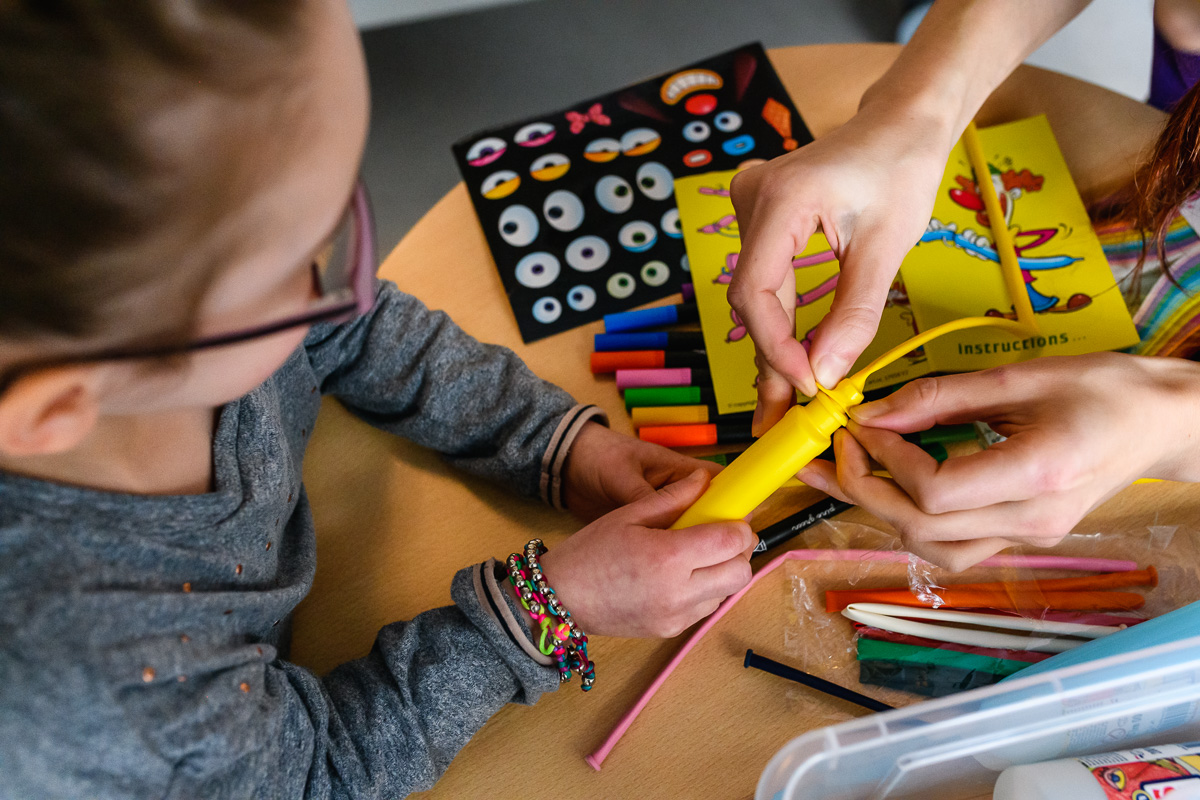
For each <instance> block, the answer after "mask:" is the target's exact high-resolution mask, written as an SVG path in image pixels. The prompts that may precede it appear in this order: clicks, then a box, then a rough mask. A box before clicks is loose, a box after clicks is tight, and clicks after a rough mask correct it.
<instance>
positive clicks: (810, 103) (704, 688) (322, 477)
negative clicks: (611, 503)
mask: <svg viewBox="0 0 1200 800" xmlns="http://www.w3.org/2000/svg"><path fill="white" fill-rule="evenodd" d="M897 52H898V48H897V47H895V46H892V45H822V46H814V47H797V48H789V49H783V50H776V51H773V52H772V53H771V59H772V61H773V62H774V64H775V67H776V69H777V70H778V72H779V74H780V76H781V77H782V79H783V82H784V85H785V86H786V87H787V88H788V91H789V92H790V93H791V95H792V97H793V98H794V100H795V102H796V106H797V107H798V108H799V109H800V112H801V114H802V115H803V116H804V119H805V121H806V122H807V123H808V126H809V128H810V129H811V130H812V132H813V134H814V135H816V136H818V137H819V136H822V135H824V134H826V133H828V132H829V131H831V130H833V129H834V128H836V127H837V126H838V125H839V124H841V123H842V122H844V121H845V120H846V119H848V118H849V117H850V116H851V115H852V114H853V112H854V110H855V108H856V106H857V104H858V100H859V97H860V96H861V94H862V92H863V90H864V89H865V88H866V87H867V86H868V85H869V84H870V83H871V82H873V81H874V80H875V79H876V78H877V77H878V76H880V75H881V74H882V73H883V72H884V71H885V70H886V69H887V67H888V65H890V64H891V62H892V60H893V59H894V58H895V56H896V53H897ZM1043 112H1044V113H1046V115H1047V116H1048V117H1049V119H1050V122H1051V124H1052V126H1053V128H1054V131H1055V133H1056V134H1057V136H1058V139H1059V143H1060V144H1061V146H1062V150H1063V152H1064V154H1065V156H1066V159H1067V163H1068V164H1069V166H1070V168H1071V172H1072V174H1073V175H1074V177H1075V179H1076V181H1077V183H1078V184H1079V187H1080V190H1081V191H1082V193H1083V194H1084V196H1085V198H1088V197H1096V196H1098V195H1099V194H1101V193H1103V192H1106V191H1108V190H1111V189H1113V188H1115V187H1117V186H1119V185H1120V184H1121V183H1122V182H1123V181H1124V179H1125V178H1126V176H1128V175H1129V173H1130V170H1131V169H1132V166H1133V164H1134V163H1135V161H1136V159H1137V157H1138V155H1139V153H1140V152H1141V151H1142V150H1143V149H1144V148H1145V147H1146V146H1147V144H1148V143H1149V142H1151V141H1152V140H1153V137H1154V135H1155V134H1156V132H1157V127H1158V126H1159V125H1160V124H1161V121H1162V115H1161V114H1160V113H1159V112H1157V111H1154V110H1153V109H1150V108H1148V107H1146V106H1143V105H1141V104H1139V103H1135V102H1133V101H1131V100H1129V99H1127V98H1124V97H1121V96H1119V95H1116V94H1113V93H1111V92H1109V91H1106V90H1104V89H1101V88H1099V87H1096V86H1092V85H1090V84H1085V83H1082V82H1079V81H1076V80H1074V79H1071V78H1067V77H1065V76H1062V75H1058V74H1056V73H1052V72H1047V71H1044V70H1040V69H1035V68H1031V67H1021V68H1020V69H1019V70H1018V71H1017V72H1016V73H1015V74H1014V75H1013V76H1012V77H1011V78H1010V79H1009V80H1008V81H1007V82H1006V83H1005V84H1004V85H1003V86H1002V87H1001V88H1000V89H999V90H998V91H997V92H996V93H995V95H994V96H993V98H992V99H991V100H990V101H989V102H988V104H987V105H986V106H985V108H984V109H983V111H982V113H981V114H980V117H979V119H980V122H981V124H984V125H987V124H992V123H996V122H1002V121H1006V120H1011V119H1018V118H1021V117H1025V116H1029V115H1032V114H1036V113H1043ZM447 157H448V156H447ZM381 274H382V275H383V276H385V277H387V278H390V279H392V280H394V281H396V282H397V283H398V284H399V285H400V287H401V288H402V289H404V290H405V291H408V292H411V293H413V294H415V295H417V296H418V297H421V298H422V299H424V300H425V301H426V303H428V304H429V305H430V306H432V307H434V308H442V309H445V310H446V311H448V312H449V313H450V314H451V316H453V318H454V319H455V320H457V321H458V323H459V324H460V325H462V327H463V328H465V329H466V330H467V331H469V332H470V333H472V334H473V335H475V336H476V337H478V338H480V339H483V340H486V341H490V342H498V343H501V344H504V345H507V346H509V347H512V348H513V349H515V350H516V351H517V352H518V353H520V354H521V355H522V356H523V357H524V358H525V360H526V361H527V362H528V363H529V365H530V366H531V367H532V368H533V369H534V370H535V371H536V372H537V373H538V374H540V375H541V376H542V377H544V378H546V379H548V380H551V381H553V382H555V383H557V384H559V385H560V386H563V387H564V388H566V389H567V390H568V391H570V392H571V393H572V394H574V396H575V397H576V398H577V399H579V400H581V401H586V402H591V403H596V404H598V405H600V406H602V407H604V408H605V409H607V411H608V412H609V414H610V416H611V419H612V424H613V427H614V428H616V429H617V430H621V431H626V432H628V431H629V430H630V426H629V420H628V417H627V415H626V414H625V412H624V409H623V407H622V404H621V401H620V398H619V396H618V393H617V391H616V389H615V388H614V387H613V384H612V382H611V381H609V380H599V381H598V380H596V379H594V378H593V376H592V375H591V373H590V372H589V371H588V353H589V352H590V350H591V338H592V334H593V333H595V332H597V331H599V330H600V327H601V326H600V324H599V323H596V324H593V325H590V326H586V327H584V328H580V329H577V330H574V331H570V332H568V333H564V334H560V335H558V336H554V337H552V338H550V339H547V340H544V341H541V342H537V343H535V344H532V345H528V346H526V345H523V344H522V343H521V340H520V337H519V335H518V332H517V326H516V323H515V321H514V319H513V316H512V313H511V311H510V310H509V308H508V305H507V303H506V302H505V301H504V291H503V288H502V286H501V283H500V280H499V277H498V275H497V274H496V271H495V269H494V267H493V264H492V259H491V257H490V256H489V254H488V249H487V246H486V244H485V241H484V238H483V233H482V232H481V230H480V228H479V225H478V223H477V222H476V219H475V215H474V213H473V211H472V209H471V205H470V201H469V199H468V197H467V193H466V191H465V190H464V188H463V186H462V185H461V184H460V185H459V186H457V187H456V188H455V189H453V190H452V191H451V192H450V193H449V194H447V195H446V197H444V198H443V199H442V200H441V201H440V202H439V203H438V204H437V205H436V206H434V208H433V209H432V210H431V211H430V212H429V213H428V214H427V215H426V216H425V217H424V218H423V219H422V220H421V222H420V223H418V224H417V226H416V227H415V228H413V230H412V231H411V233H409V235H408V236H406V237H405V238H404V240H403V241H402V242H400V244H399V245H398V246H397V247H396V249H395V250H394V251H393V252H392V254H391V255H390V256H389V257H388V259H387V260H386V262H385V263H384V265H383V268H382V271H381ZM305 479H306V483H307V486H308V490H309V493H310V495H311V497H312V503H313V507H314V511H315V515H316V526H317V535H318V538H319V553H320V556H319V557H320V566H319V568H318V570H317V575H316V580H315V583H314V585H313V589H312V592H311V594H310V595H309V597H308V598H307V599H306V600H305V601H304V603H302V604H301V606H300V608H299V609H298V611H297V614H296V620H295V634H294V645H293V650H292V655H293V658H294V659H295V660H296V661H297V662H298V663H300V664H302V665H304V666H306V667H309V668H311V669H313V670H315V671H317V672H318V673H324V672H326V671H328V670H329V669H331V668H332V667H333V666H335V665H336V664H338V663H341V662H342V661H346V660H348V659H352V658H357V657H360V656H362V655H364V654H366V653H367V651H368V650H369V649H370V646H371V644H372V642H373V640H374V638H375V635H376V632H377V631H378V629H379V628H380V627H382V626H383V625H385V624H388V623H390V622H393V621H395V620H399V619H408V618H410V617H412V616H413V615H415V614H417V613H419V612H421V611H424V610H426V609H429V608H432V607H436V606H439V605H445V604H448V603H449V602H450V593H449V586H450V578H451V576H452V575H453V574H454V572H455V571H456V570H458V569H459V568H460V567H462V566H464V565H467V564H471V563H473V562H476V561H480V560H483V559H485V558H488V557H490V556H496V557H503V556H504V555H506V554H507V553H509V552H512V551H513V550H515V549H517V548H518V547H519V546H520V545H522V544H523V543H524V542H525V541H527V540H528V539H529V538H530V537H531V536H533V535H538V536H542V537H543V538H545V539H546V540H547V542H548V544H550V545H551V546H553V544H554V542H555V541H557V540H558V539H559V537H561V536H564V535H566V534H569V533H570V532H572V531H573V530H575V529H576V528H577V526H578V524H577V523H576V522H575V521H574V520H573V519H572V518H570V517H569V516H567V515H564V514H560V513H558V512H555V511H552V510H550V509H548V508H545V507H542V506H540V505H538V504H536V503H533V502H527V501H523V500H520V499H515V498H513V497H512V496H510V495H509V494H508V493H506V492H504V491H503V490H501V489H498V488H496V487H494V486H491V485H489V484H486V483H484V482H482V481H480V480H477V479H474V478H471V477H468V476H463V475H460V474H458V473H454V472H452V471H450V470H449V469H447V468H446V467H445V466H444V465H443V464H442V463H441V462H440V461H439V460H438V458H437V456H436V455H434V454H432V453H429V452H427V451H425V450H422V449H420V448H418V447H416V446H414V445H411V444H409V443H407V442H404V441H400V440H397V439H395V438H393V437H391V436H388V435H386V434H383V433H380V432H378V431H375V430H373V429H371V428H369V427H368V426H366V425H365V424H363V423H360V422H358V421H357V420H355V419H354V418H352V417H351V416H350V415H349V414H348V413H347V412H346V411H345V410H344V409H343V408H342V407H341V406H339V405H338V404H337V403H336V402H332V401H326V403H325V406H324V408H323V410H322V413H321V422H320V424H319V425H318V427H317V430H316V433H315V435H314V438H313V442H312V447H311V453H310V454H309V457H308V460H307V463H306V470H305ZM808 491H809V490H792V491H791V492H789V493H780V494H778V495H776V497H775V498H773V499H772V500H771V501H768V504H767V505H766V507H765V508H764V509H763V511H762V513H761V514H760V515H759V516H758V517H757V522H760V523H765V522H770V521H771V520H772V519H773V518H779V517H782V516H783V515H784V514H785V513H786V512H787V511H788V509H789V508H794V507H795V506H796V505H799V504H801V503H803V502H806V501H814V500H815V499H817V497H816V495H815V494H811V493H809V494H805V492H808ZM842 518H843V519H850V520H859V521H865V522H871V521H872V520H871V518H870V517H869V515H867V514H866V513H865V512H862V511H859V510H857V509H856V510H854V511H852V512H849V513H847V514H845V515H843V517H842ZM1197 520H1200V492H1198V491H1197V490H1196V489H1194V488H1190V487H1187V486H1180V485H1169V484H1161V485H1157V486H1139V487H1136V488H1134V489H1131V490H1129V491H1127V492H1125V493H1124V494H1122V495H1120V496H1119V497H1117V498H1116V499H1114V500H1113V501H1111V502H1109V503H1108V504H1106V505H1105V506H1104V507H1103V508H1101V509H1100V510H1098V511H1097V512H1096V513H1095V514H1093V515H1092V516H1091V517H1090V518H1089V519H1088V520H1087V521H1086V522H1085V523H1084V525H1083V527H1085V528H1086V529H1087V530H1105V531H1116V530H1122V531H1131V532H1132V531H1144V530H1145V526H1146V525H1148V524H1153V523H1154V522H1155V521H1157V522H1158V523H1159V524H1171V523H1176V524H1178V523H1187V522H1188V521H1191V522H1192V523H1195V522H1196V521H1197ZM876 524H878V523H876ZM1193 527H1194V526H1193ZM431 543H432V544H431ZM784 593H785V583H784V580H783V578H782V575H781V574H780V575H778V576H772V577H771V578H769V579H767V580H765V581H764V583H763V585H761V586H760V587H758V588H757V589H755V591H754V592H753V593H752V594H750V595H749V596H748V597H747V598H746V599H745V600H744V601H743V602H742V603H741V604H740V605H739V606H738V607H737V608H735V609H734V610H733V611H732V612H731V613H730V614H729V615H728V617H726V619H724V620H723V621H722V622H721V623H720V624H719V625H718V626H717V627H716V628H715V629H714V631H713V633H712V634H710V635H709V636H708V637H707V639H706V640H705V641H704V642H703V643H702V644H701V645H700V646H699V647H698V648H697V649H696V650H695V651H694V652H693V653H692V654H691V655H690V656H689V659H688V661H686V662H685V663H684V665H683V666H682V668H681V669H679V670H678V672H677V673H676V674H675V675H674V676H673V677H672V679H671V680H670V681H669V682H668V683H667V684H666V686H665V687H664V689H663V690H662V691H661V692H660V693H659V695H658V696H657V697H656V698H655V700H654V702H653V703H652V704H651V705H650V706H649V708H648V709H647V710H646V711H645V712H644V713H643V715H642V717H641V718H640V719H639V720H638V722H637V724H636V725H635V726H634V727H633V728H632V729H631V730H630V732H629V733H628V734H627V735H626V737H625V740H624V741H622V742H621V744H620V745H619V746H618V747H617V749H616V750H614V751H613V753H612V754H611V756H610V757H609V759H608V761H607V762H606V763H605V766H604V769H603V771H602V772H599V773H597V772H594V771H593V770H592V769H591V768H590V767H588V766H587V765H586V764H585V763H584V761H583V758H584V756H585V755H586V754H588V753H590V752H591V751H592V750H593V749H594V748H595V747H596V746H597V745H598V744H599V743H600V742H601V740H602V739H603V738H604V736H605V735H606V734H607V732H608V731H609V729H610V728H611V727H612V725H613V724H614V722H615V721H616V720H617V719H618V717H620V716H621V714H622V713H623V712H624V711H625V710H626V709H627V708H628V707H629V706H630V704H631V703H632V701H633V700H634V698H635V697H636V696H637V695H638V694H639V693H640V692H641V691H642V690H643V689H644V688H645V686H646V685H647V684H648V683H649V682H650V681H651V680H652V678H653V677H654V675H655V674H657V672H658V671H659V669H660V668H661V667H662V666H663V664H664V663H665V662H666V661H667V660H668V659H669V658H670V656H671V655H672V654H673V653H674V652H675V651H676V649H677V648H678V646H679V641H649V640H617V639H600V640H597V641H595V642H594V645H593V656H594V658H595V660H596V663H597V664H598V665H599V670H598V672H599V675H600V677H599V680H598V682H597V684H596V689H595V690H594V691H593V692H591V693H590V694H589V695H584V694H582V693H581V692H579V691H578V689H576V688H575V686H574V684H572V685H571V686H570V687H568V688H566V689H565V690H564V691H560V692H557V693H555V694H553V695H550V696H548V697H545V698H544V699H543V700H542V701H541V702H540V703H539V704H538V705H537V706H536V707H534V708H525V707H520V706H509V707H507V708H505V709H504V710H502V711H501V712H500V713H499V714H497V715H496V716H495V717H494V718H493V719H492V720H491V721H490V722H489V723H488V724H487V725H486V726H485V727H484V729H483V730H482V731H480V733H479V734H478V735H477V736H476V737H475V738H474V739H473V740H472V741H471V742H470V744H468V745H467V747H466V748H465V749H464V750H463V751H462V753H461V754H460V755H459V756H458V758H457V759H456V760H455V761H454V763H453V764H452V765H451V767H450V769H449V771H448V772H447V773H446V775H445V777H443V778H442V780H441V782H440V783H439V784H438V785H437V787H436V788H435V789H433V790H432V791H431V792H429V793H428V794H429V795H430V796H431V797H444V798H468V797H470V798H474V797H505V798H507V797H534V798H539V799H540V798H546V797H550V796H552V794H556V793H554V792H552V790H551V789H550V787H551V786H553V785H556V784H557V783H558V782H559V781H563V780H565V781H566V782H567V784H566V785H568V786H571V787H574V792H575V793H576V794H577V796H582V797H600V798H627V797H628V798H632V797H637V798H680V797H687V798H747V797H750V796H752V795H753V792H754V786H755V783H756V781H757V779H758V775H759V773H760V772H761V770H762V768H763V767H764V765H765V764H766V762H767V760H768V759H769V758H770V757H771V755H772V754H774V753H775V752H776V750H778V749H779V748H780V747H781V746H782V745H783V744H784V743H785V742H787V741H788V740H789V739H791V738H793V737H795V736H798V735H799V734H801V733H802V732H804V731H806V730H809V729H811V728H813V727H817V726H819V725H822V724H826V723H828V722H830V721H837V720H841V719H849V718H850V717H851V716H856V715H858V714H859V713H861V712H859V711H858V710H856V709H855V708H854V707H852V706H848V705H846V704H844V703H842V702H841V701H836V700H831V699H827V698H823V697H821V696H809V695H800V699H795V698H796V693H795V692H792V693H791V694H792V695H793V696H792V698H789V687H788V686H787V685H785V684H784V682H782V681H780V680H779V679H777V678H774V677H772V676H768V675H765V674H761V673H750V672H747V671H746V670H744V669H743V668H742V666H741V661H742V654H743V653H744V651H745V649H746V648H747V647H753V648H754V649H755V650H756V651H758V652H761V653H763V654H764V655H768V656H773V657H776V658H781V659H783V660H786V659H787V655H786V653H785V650H784V645H783V633H782V631H783V627H784V616H785V606H786V604H785V602H784ZM530 787H545V791H538V790H535V789H531V788H530Z"/></svg>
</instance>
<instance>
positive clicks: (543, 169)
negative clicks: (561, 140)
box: [529, 153, 571, 181]
mask: <svg viewBox="0 0 1200 800" xmlns="http://www.w3.org/2000/svg"><path fill="white" fill-rule="evenodd" d="M570 168H571V159H569V158H567V157H566V156H564V155H563V154H562V153H546V155H544V156H538V157H537V158H536V159H534V162H533V163H532V164H530V165H529V174H530V175H532V176H533V179H534V180H535V181H556V180H558V179H559V178H561V177H562V176H563V175H566V174H567V170H569V169H570Z"/></svg>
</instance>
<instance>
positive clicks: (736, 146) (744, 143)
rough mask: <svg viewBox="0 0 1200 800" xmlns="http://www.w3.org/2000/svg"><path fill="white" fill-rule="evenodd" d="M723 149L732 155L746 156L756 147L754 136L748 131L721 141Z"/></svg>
mask: <svg viewBox="0 0 1200 800" xmlns="http://www.w3.org/2000/svg"><path fill="white" fill-rule="evenodd" d="M721 149H722V150H724V151H725V152H726V153H728V154H729V155H731V156H744V155H746V153H749V152H750V151H751V150H753V149H754V137H753V136H751V135H750V134H748V133H743V134H742V135H741V136H735V137H733V138H732V139H730V140H729V141H727V142H722V143H721Z"/></svg>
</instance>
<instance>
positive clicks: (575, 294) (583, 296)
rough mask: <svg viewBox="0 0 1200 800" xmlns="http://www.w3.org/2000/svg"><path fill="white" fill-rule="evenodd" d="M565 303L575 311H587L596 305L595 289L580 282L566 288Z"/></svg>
mask: <svg viewBox="0 0 1200 800" xmlns="http://www.w3.org/2000/svg"><path fill="white" fill-rule="evenodd" d="M567 305H569V306H570V307H571V308H573V309H575V310H576V311H587V310H588V309H589V308H591V307H592V306H594V305H596V290H595V289H593V288H592V287H590V286H584V285H583V284H580V285H578V286H572V287H571V288H570V289H568V290H567Z"/></svg>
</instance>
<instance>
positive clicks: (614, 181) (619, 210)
mask: <svg viewBox="0 0 1200 800" xmlns="http://www.w3.org/2000/svg"><path fill="white" fill-rule="evenodd" d="M596 202H597V203H599V204H600V207H601V208H603V209H604V210H605V211H607V212H608V213H610V214H624V213H625V212H626V211H628V210H629V209H630V208H632V207H633V187H632V186H630V185H629V181H627V180H625V179H624V178H622V177H619V176H617V175H605V176H604V177H603V178H601V179H600V180H598V181H596Z"/></svg>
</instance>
